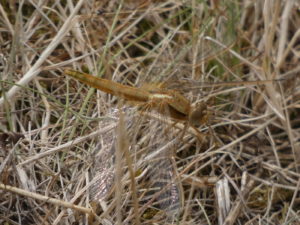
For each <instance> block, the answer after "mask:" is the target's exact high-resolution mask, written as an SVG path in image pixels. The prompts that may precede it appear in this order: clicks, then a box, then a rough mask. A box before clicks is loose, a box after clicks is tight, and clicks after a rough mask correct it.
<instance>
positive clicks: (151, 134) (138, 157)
mask: <svg viewBox="0 0 300 225" xmlns="http://www.w3.org/2000/svg"><path fill="white" fill-rule="evenodd" d="M124 111H125V115H126V116H125V118H126V130H127V132H128V134H127V136H128V139H129V142H130V154H131V158H132V159H134V160H133V161H134V168H135V169H136V170H137V171H138V170H141V171H142V173H145V174H146V176H137V177H136V183H137V188H138V198H139V200H140V201H139V204H140V208H141V211H140V213H141V216H143V215H144V212H145V210H147V209H148V208H152V209H156V210H159V211H161V212H163V215H165V216H167V218H168V219H174V218H175V216H177V215H178V212H179V210H180V206H181V200H180V187H179V182H178V179H177V175H176V173H175V170H174V169H175V168H176V166H175V162H174V159H173V157H172V156H173V152H174V146H175V139H174V136H175V134H173V133H172V132H173V129H168V128H167V127H168V126H169V125H165V124H163V123H162V122H160V121H155V119H153V118H149V117H146V116H141V115H140V114H137V113H133V112H132V111H130V110H129V108H126V109H124ZM117 114H118V112H117V110H115V112H114V114H113V115H112V117H115V118H116V119H117ZM102 139H103V142H107V143H101V144H99V145H98V146H97V148H99V149H100V151H99V153H98V154H97V156H96V157H95V165H94V167H93V173H92V176H93V178H92V181H91V185H90V189H89V192H90V198H91V200H92V201H99V200H102V199H104V198H105V197H106V196H107V195H108V194H109V193H110V192H111V190H112V187H113V184H114V179H115V171H114V168H115V155H114V153H115V146H114V142H115V131H114V130H112V131H111V132H108V133H107V134H105V135H104V136H103V137H102ZM173 139H174V140H173ZM125 177H128V176H127V175H126V174H125ZM125 183H126V182H125ZM124 204H126V203H124Z"/></svg>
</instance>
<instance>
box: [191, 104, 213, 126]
mask: <svg viewBox="0 0 300 225" xmlns="http://www.w3.org/2000/svg"><path fill="white" fill-rule="evenodd" d="M208 116H209V115H208V110H207V104H206V103H204V102H201V103H197V104H195V105H193V106H192V108H191V111H190V115H189V123H190V125H192V126H199V125H203V124H205V123H207V121H208Z"/></svg>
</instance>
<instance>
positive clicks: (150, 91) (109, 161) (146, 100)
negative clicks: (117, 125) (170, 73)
mask: <svg viewBox="0 0 300 225" xmlns="http://www.w3.org/2000/svg"><path fill="white" fill-rule="evenodd" d="M64 73H65V74H66V75H68V76H70V77H72V78H74V79H76V80H78V81H80V82H82V83H84V84H86V85H88V86H90V87H93V88H96V89H98V90H101V91H103V92H105V93H108V94H112V95H114V96H117V97H119V98H122V99H124V100H127V101H129V103H133V104H134V105H137V106H138V107H139V109H140V111H142V112H144V111H148V110H154V111H155V112H157V113H158V114H160V115H161V116H162V117H163V118H164V117H169V118H170V119H171V120H174V121H175V122H183V123H185V124H186V127H187V126H190V127H193V128H194V129H195V130H197V128H196V126H199V125H201V124H203V123H205V122H206V121H207V117H208V112H207V107H206V105H205V104H203V103H202V104H192V103H191V102H190V101H189V100H188V99H187V98H186V97H184V96H183V95H182V94H181V93H180V92H179V91H176V90H174V89H169V88H168V87H167V86H166V85H165V84H164V83H162V84H147V85H143V86H142V87H132V86H128V85H124V84H121V83H118V82H114V81H111V80H107V79H103V78H99V77H96V76H93V75H91V74H87V73H83V72H79V71H75V70H71V69H66V70H65V71H64ZM268 82H270V81H269V80H266V81H247V82H231V83H221V84H213V85H220V86H224V85H230V86H232V85H238V84H241V85H258V84H266V83H268ZM116 114H117V113H116V112H115V113H114V116H113V117H114V118H115V119H116V120H117V115H116ZM132 125H133V124H132V123H128V124H127V125H126V129H127V128H128V129H127V130H130V129H129V127H130V126H132ZM163 129H166V128H164V127H162V128H161V130H160V131H159V132H158V131H157V130H156V131H155V132H158V133H159V135H160V136H165V135H166V133H168V132H164V131H163ZM183 130H184V129H183ZM199 133H200V132H198V133H197V134H199ZM157 136H158V135H156V136H155V138H157ZM166 136H168V135H166ZM171 136H172V135H171ZM111 137H112V135H109V138H111ZM172 138H175V137H174V135H173V137H170V136H169V137H168V139H172ZM108 142H110V143H112V142H113V140H112V139H110V140H109V141H108ZM150 142H151V143H154V146H155V147H154V148H159V146H158V145H159V143H158V141H157V140H154V139H152V140H151V141H150ZM171 148H174V145H173V146H172V147H171ZM114 152H115V149H114V146H112V147H111V149H107V150H106V151H103V152H102V154H100V157H99V160H97V161H99V162H101V163H99V164H97V165H96V168H95V171H96V172H95V175H94V183H93V184H92V185H91V187H90V193H91V198H92V199H94V200H101V199H103V198H104V197H105V196H106V195H107V194H108V192H109V191H110V190H111V188H112V184H113V181H114V171H113V167H112V166H111V165H113V164H114V158H113V157H112V155H113V153H114ZM169 153H170V151H169ZM169 153H168V154H165V156H166V155H167V157H162V155H159V154H158V158H157V160H155V163H154V164H153V165H152V166H153V167H154V168H155V170H152V172H150V173H149V174H150V175H149V176H150V177H152V179H153V178H154V179H153V180H156V182H155V185H156V186H157V187H158V194H155V193H154V194H153V195H154V196H155V195H156V197H157V200H156V201H158V202H159V204H158V205H159V208H160V209H162V210H165V211H166V212H167V214H169V215H171V216H174V215H177V213H178V211H179V210H180V207H181V204H182V203H180V202H182V199H180V198H181V197H180V196H181V194H180V188H179V187H178V186H179V184H178V182H176V181H175V177H176V174H175V172H174V165H173V163H172V160H170V158H171V154H169ZM150 201H151V200H150Z"/></svg>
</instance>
